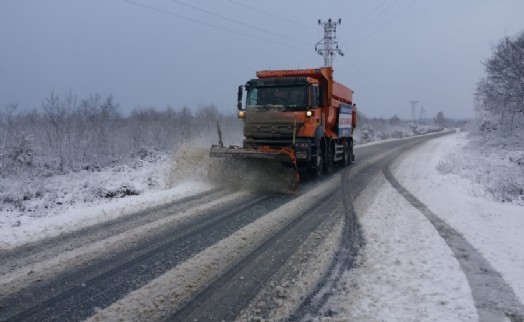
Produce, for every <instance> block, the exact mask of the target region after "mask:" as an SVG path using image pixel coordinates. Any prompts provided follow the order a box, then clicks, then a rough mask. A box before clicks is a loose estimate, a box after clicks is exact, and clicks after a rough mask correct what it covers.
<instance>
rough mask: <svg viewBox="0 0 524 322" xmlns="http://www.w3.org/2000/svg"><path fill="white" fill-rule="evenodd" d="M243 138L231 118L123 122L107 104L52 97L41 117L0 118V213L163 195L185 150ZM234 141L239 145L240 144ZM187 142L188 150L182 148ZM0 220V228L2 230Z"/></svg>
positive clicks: (208, 114) (184, 115)
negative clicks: (175, 159) (169, 171)
mask: <svg viewBox="0 0 524 322" xmlns="http://www.w3.org/2000/svg"><path fill="white" fill-rule="evenodd" d="M217 119H218V120H219V121H220V123H221V125H222V133H223V137H224V141H226V143H228V144H234V143H238V142H237V141H234V140H233V138H234V137H237V136H238V134H241V133H242V132H241V131H242V123H241V121H240V120H238V119H237V117H236V115H233V114H231V115H224V114H223V113H220V112H219V111H218V109H217V108H216V107H215V106H214V105H209V106H201V107H199V108H197V109H195V110H191V109H189V108H187V107H184V108H182V109H179V110H175V109H173V108H171V107H169V106H168V107H166V108H165V109H164V110H156V109H154V108H138V109H135V110H134V111H132V112H131V113H130V114H129V115H127V116H124V115H122V113H121V111H120V107H119V105H118V104H117V103H116V101H115V100H114V98H113V97H112V96H111V95H109V96H107V97H105V98H104V97H102V96H101V95H99V94H94V95H90V96H89V97H87V98H84V99H78V98H77V97H76V96H75V95H73V94H72V93H71V92H68V93H66V94H65V95H64V96H62V97H60V96H58V95H57V94H55V93H54V92H52V93H51V94H50V95H49V97H47V98H46V99H45V100H44V102H43V104H42V108H41V109H40V110H33V111H31V112H19V111H17V105H16V104H8V105H5V106H4V108H3V110H0V213H4V214H5V213H11V214H17V213H18V214H20V213H31V214H32V215H34V216H36V215H38V214H39V213H40V214H41V213H43V212H48V211H53V209H57V208H60V207H62V206H64V205H73V204H78V203H83V202H93V201H96V200H99V201H102V200H107V199H113V198H121V197H124V196H130V195H138V194H140V193H142V192H143V191H144V190H149V189H155V188H164V187H166V180H167V179H166V177H167V175H166V173H165V171H167V170H166V169H167V168H169V166H170V163H171V157H170V156H172V155H174V154H175V153H176V151H177V150H178V149H179V148H180V147H182V146H186V145H187V144H193V143H194V144H199V145H202V146H207V147H209V146H210V145H211V143H216V142H218V138H217V134H216V120H217ZM240 139H241V138H240ZM189 142H192V143H189ZM1 221H2V220H1V218H0V224H1V223H2V222H1Z"/></svg>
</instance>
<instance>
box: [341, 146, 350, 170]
mask: <svg viewBox="0 0 524 322" xmlns="http://www.w3.org/2000/svg"><path fill="white" fill-rule="evenodd" d="M350 164H351V149H350V143H349V142H347V143H346V144H344V154H343V155H342V160H341V161H340V165H341V166H342V167H347V166H348V165H350Z"/></svg>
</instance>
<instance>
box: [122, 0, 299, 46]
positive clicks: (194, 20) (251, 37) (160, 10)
mask: <svg viewBox="0 0 524 322" xmlns="http://www.w3.org/2000/svg"><path fill="white" fill-rule="evenodd" d="M124 1H126V2H128V3H130V4H133V5H135V6H138V7H142V8H146V9H149V10H152V11H156V12H160V13H163V14H166V15H169V16H173V17H177V18H180V19H184V20H188V21H191V22H194V23H198V24H201V25H205V26H207V27H211V28H214V29H218V30H222V31H226V32H229V33H233V34H236V35H239V36H243V37H247V38H250V39H257V40H262V41H265V42H269V43H272V44H276V45H279V46H287V47H293V48H296V49H300V50H303V49H304V48H303V47H297V46H294V45H291V44H288V43H280V42H277V41H273V40H269V39H265V38H262V37H258V36H254V35H252V34H247V33H243V32H241V31H237V30H234V29H229V28H226V27H222V26H217V25H214V24H211V23H208V22H205V21H202V20H198V19H194V18H190V17H186V16H183V15H180V14H177V13H174V12H170V11H167V10H164V9H159V8H155V7H151V6H148V5H145V4H142V3H138V2H135V1H132V0H124Z"/></svg>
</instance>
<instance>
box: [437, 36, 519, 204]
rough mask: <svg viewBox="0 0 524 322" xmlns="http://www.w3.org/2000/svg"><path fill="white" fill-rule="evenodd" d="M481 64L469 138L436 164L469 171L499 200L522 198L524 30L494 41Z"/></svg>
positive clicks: (445, 169)
mask: <svg viewBox="0 0 524 322" xmlns="http://www.w3.org/2000/svg"><path fill="white" fill-rule="evenodd" d="M485 66H486V76H485V77H484V78H483V79H482V80H481V81H480V82H479V83H478V84H477V91H476V94H475V99H476V107H475V109H476V112H477V117H476V118H475V120H474V121H472V122H470V124H469V133H470V144H469V145H468V146H467V147H466V148H465V149H464V152H465V153H464V154H463V155H460V156H450V158H449V159H448V160H447V161H445V162H441V163H440V164H439V165H438V166H437V168H438V170H439V171H440V172H441V173H457V174H461V175H463V176H466V177H469V178H470V179H471V180H473V182H475V183H478V184H481V185H482V186H483V187H484V188H485V190H486V191H487V192H489V193H490V194H491V195H492V196H493V197H494V198H495V199H497V200H499V201H502V202H517V203H519V204H524V32H522V33H520V34H519V35H517V36H516V37H509V36H506V37H504V38H503V39H502V40H500V41H499V42H498V43H496V44H495V45H494V47H493V55H492V56H491V57H490V58H489V59H488V60H487V61H486V62H485Z"/></svg>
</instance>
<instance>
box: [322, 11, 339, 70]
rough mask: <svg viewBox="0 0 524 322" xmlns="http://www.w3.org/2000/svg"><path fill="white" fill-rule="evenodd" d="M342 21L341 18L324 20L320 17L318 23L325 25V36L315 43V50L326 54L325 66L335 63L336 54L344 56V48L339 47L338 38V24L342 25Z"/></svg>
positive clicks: (323, 54)
mask: <svg viewBox="0 0 524 322" xmlns="http://www.w3.org/2000/svg"><path fill="white" fill-rule="evenodd" d="M341 23H342V20H341V19H338V21H332V20H331V18H329V19H328V21H327V22H322V21H320V19H318V24H319V25H322V26H323V27H324V38H323V39H322V40H320V41H319V42H317V44H316V45H315V51H316V52H317V53H318V54H319V55H320V56H324V67H328V66H332V65H333V58H334V57H335V54H339V55H340V56H344V53H343V52H342V50H340V49H339V48H338V42H337V40H336V38H337V36H336V33H337V25H340V24H341ZM319 47H321V48H319Z"/></svg>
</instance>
